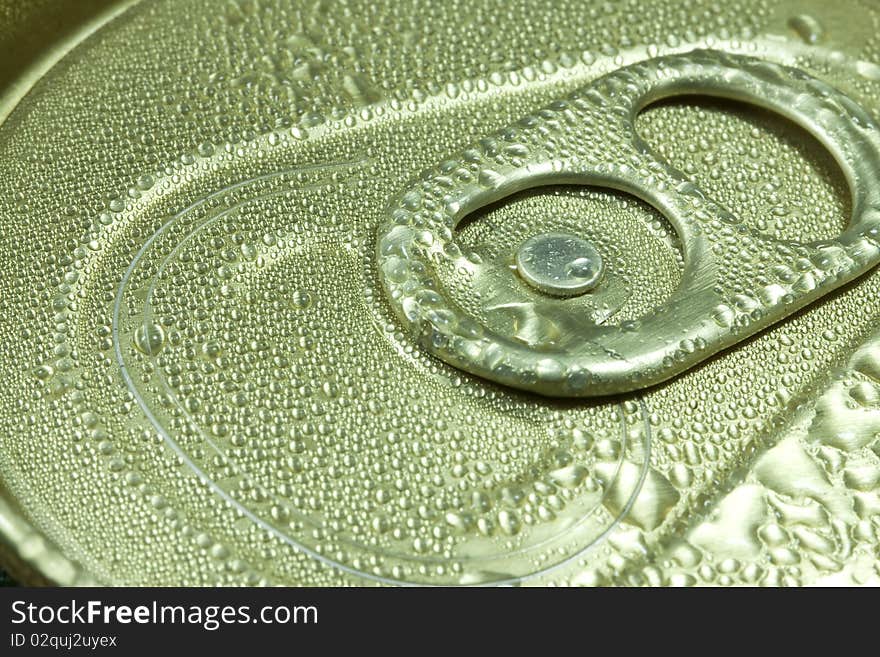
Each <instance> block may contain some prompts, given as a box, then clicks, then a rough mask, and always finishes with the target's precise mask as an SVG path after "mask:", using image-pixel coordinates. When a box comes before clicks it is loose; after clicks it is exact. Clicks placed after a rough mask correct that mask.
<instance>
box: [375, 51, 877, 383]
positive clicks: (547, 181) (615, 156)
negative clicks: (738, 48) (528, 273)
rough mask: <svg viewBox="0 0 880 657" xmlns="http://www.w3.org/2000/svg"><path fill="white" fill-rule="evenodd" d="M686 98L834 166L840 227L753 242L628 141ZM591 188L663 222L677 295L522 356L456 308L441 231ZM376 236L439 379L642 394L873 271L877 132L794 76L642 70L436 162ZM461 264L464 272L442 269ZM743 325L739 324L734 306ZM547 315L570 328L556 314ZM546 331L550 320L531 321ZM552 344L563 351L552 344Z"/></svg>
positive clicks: (851, 107) (706, 57)
mask: <svg viewBox="0 0 880 657" xmlns="http://www.w3.org/2000/svg"><path fill="white" fill-rule="evenodd" d="M685 94H701V95H707V96H719V97H722V98H732V99H735V100H739V101H746V102H750V103H754V104H756V105H759V106H761V107H766V108H768V109H771V110H773V111H775V112H778V113H780V114H781V115H783V116H785V117H787V118H789V119H791V120H794V121H796V122H797V123H799V124H800V125H801V126H803V127H804V128H806V129H807V130H809V131H810V132H811V133H812V134H813V135H815V136H816V137H817V138H818V139H819V140H820V141H821V142H822V143H823V144H825V145H826V146H827V147H828V148H829V149H830V150H831V152H832V153H833V154H834V156H835V158H836V159H837V161H838V163H839V164H840V166H841V168H842V169H843V171H844V173H845V175H846V177H847V180H848V181H849V184H850V188H851V190H852V195H853V216H852V219H851V221H850V225H849V227H848V228H847V229H846V231H844V233H843V234H842V235H841V236H840V237H839V238H837V239H834V240H823V241H821V242H815V243H801V242H798V241H795V240H790V239H784V240H781V239H776V238H772V237H768V236H765V235H761V234H759V233H757V232H756V231H750V230H748V229H747V227H746V226H745V225H744V224H743V222H742V219H741V218H737V217H736V215H735V214H734V213H733V212H731V211H730V210H728V209H727V208H725V207H723V206H722V205H720V204H719V203H717V202H716V201H713V200H712V199H711V196H710V195H709V194H708V193H707V192H706V191H704V190H702V189H700V187H699V186H698V185H696V184H694V183H693V182H692V181H691V180H689V179H688V178H687V176H685V175H684V174H683V173H681V172H680V171H677V170H676V169H674V168H673V167H671V166H670V165H669V164H668V163H667V162H665V161H664V160H663V159H662V158H658V157H657V156H656V154H654V153H653V152H652V151H651V149H650V147H648V145H647V144H645V142H644V141H643V140H642V139H641V138H639V137H638V136H637V135H636V130H635V119H636V116H637V115H638V113H639V112H640V111H641V110H642V109H643V108H645V107H646V106H648V105H650V104H651V103H653V102H656V101H658V100H661V99H664V98H669V97H671V96H679V95H685ZM553 184H557V185H559V184H581V185H601V186H604V187H609V188H612V189H619V190H622V191H625V192H628V193H630V194H633V195H635V196H637V197H639V198H641V199H643V200H644V201H646V202H648V203H650V204H651V205H653V206H654V207H656V208H657V209H658V210H660V211H661V212H662V213H663V214H664V215H665V216H666V218H667V219H668V220H669V221H670V222H671V223H672V225H673V226H674V227H675V229H676V231H677V232H678V233H679V236H680V239H681V241H682V243H683V245H684V257H685V271H684V273H683V277H682V282H681V284H680V285H679V287H678V289H677V290H676V291H675V293H674V294H673V295H672V296H671V297H670V298H669V299H668V300H667V301H666V302H665V303H663V304H662V305H660V306H658V307H656V308H654V309H653V310H652V311H651V313H650V315H648V316H645V317H640V318H638V319H637V320H635V322H631V323H629V324H628V325H627V326H626V327H624V326H621V325H614V324H604V325H602V326H599V325H596V324H595V323H593V322H591V321H590V319H589V318H588V317H583V318H577V319H580V326H579V327H578V328H577V329H576V334H575V335H566V336H564V338H563V339H559V338H557V335H558V331H548V332H547V334H546V335H545V336H539V337H538V339H536V340H532V341H531V342H530V343H529V344H522V343H521V342H520V341H517V340H516V339H511V338H510V337H509V336H507V335H503V334H500V333H497V332H494V331H492V330H491V329H490V328H488V327H487V326H485V325H483V324H481V323H480V322H479V321H477V320H475V318H474V317H472V316H470V315H469V313H468V312H467V311H466V310H464V309H462V308H461V307H460V306H457V305H456V304H455V303H453V302H452V301H451V300H450V299H449V297H448V296H447V295H446V294H445V293H444V291H443V284H442V281H441V280H440V279H439V277H438V276H437V274H436V273H435V272H436V270H437V268H438V267H439V266H440V264H439V262H440V261H442V260H444V259H448V260H450V261H453V262H451V263H450V264H451V266H454V267H457V268H466V267H467V266H468V265H469V264H472V263H470V262H468V259H467V256H466V255H463V254H461V253H460V251H459V250H458V249H456V250H454V251H452V253H450V249H449V247H450V246H451V245H453V244H454V235H453V231H454V230H455V228H456V226H457V225H458V223H459V222H460V221H461V220H462V219H464V218H465V217H466V216H467V215H469V214H471V213H472V212H474V211H476V210H478V209H479V208H481V207H483V206H486V205H488V204H490V203H495V202H497V201H499V200H500V199H503V198H504V197H506V196H509V195H511V194H514V193H516V192H520V191H522V190H525V189H530V188H534V187H538V186H541V185H553ZM390 215H391V220H390V221H389V222H388V223H387V224H386V225H385V226H383V227H382V228H381V229H380V235H379V242H378V257H379V261H380V267H381V270H382V272H383V274H384V277H383V283H384V285H385V288H386V290H387V293H388V296H389V299H390V300H391V303H392V304H393V306H394V308H395V311H396V312H397V314H398V316H399V317H400V318H401V319H402V320H403V321H405V322H406V323H407V324H408V325H409V327H410V330H411V331H412V332H413V333H414V334H415V335H417V336H418V338H419V342H420V344H422V345H424V346H425V347H426V348H427V349H429V350H430V351H431V352H432V353H434V354H436V355H437V356H439V357H440V358H443V359H444V360H445V361H447V362H448V363H450V364H452V365H455V366H457V367H461V368H462V369H465V370H467V371H469V372H473V373H474V374H478V375H480V376H483V377H486V378H488V379H491V380H493V381H496V382H498V383H503V384H505V385H510V386H514V387H516V388H522V389H523V390H529V391H531V392H537V393H540V394H543V395H554V396H565V397H583V396H590V395H607V394H612V393H621V392H629V391H631V390H635V389H639V388H644V387H647V386H650V385H655V384H657V383H660V382H661V381H664V380H666V379H668V378H670V377H672V376H674V375H676V374H679V373H681V372H683V371H685V370H686V369H688V368H689V367H692V366H693V365H695V364H697V363H699V362H701V361H703V360H705V359H706V358H708V357H709V356H711V355H712V354H714V353H717V352H718V351H720V350H721V349H724V348H726V347H729V346H730V345H732V344H736V343H737V342H739V341H740V340H742V339H744V338H746V337H748V336H749V335H752V334H753V333H755V332H756V331H759V330H761V329H763V328H765V327H767V326H769V325H770V324H772V323H773V322H776V321H778V320H779V319H781V318H782V317H785V316H786V315H788V314H790V313H792V312H794V311H795V310H797V309H799V308H802V307H803V306H804V305H806V304H807V303H810V302H811V301H814V300H815V299H817V298H819V297H820V296H822V295H824V294H827V292H829V291H830V290H833V289H835V288H837V287H839V286H841V285H843V284H845V283H847V282H849V281H851V280H853V279H854V278H855V277H857V276H859V275H861V274H863V273H865V272H866V271H867V270H868V269H869V268H871V267H874V266H875V265H876V264H877V263H878V261H880V248H878V239H880V129H878V126H877V124H876V123H875V122H874V120H873V119H872V118H871V116H870V115H869V114H868V113H866V112H865V110H864V109H862V108H861V107H859V106H858V105H857V104H856V103H854V102H853V101H852V100H850V99H849V98H847V97H846V96H845V95H843V94H842V93H841V92H839V91H837V90H836V89H834V88H833V87H831V86H829V85H827V84H825V83H823V82H820V81H819V80H817V79H815V78H812V77H810V76H809V75H807V74H805V73H803V72H802V71H798V70H796V69H792V68H787V67H783V66H779V65H777V64H773V63H770V62H766V61H761V60H758V59H755V58H747V57H740V56H734V55H729V54H725V53H722V52H717V51H694V52H691V53H687V54H683V55H674V56H670V57H664V58H658V59H650V60H647V61H644V62H640V63H638V64H633V65H631V66H629V67H626V68H622V69H620V70H618V71H615V72H614V73H611V74H609V75H606V76H605V77H602V78H600V79H598V80H596V81H595V82H593V83H591V84H590V85H589V86H588V87H586V88H584V89H582V90H580V91H577V92H575V93H574V94H571V95H569V96H566V97H565V98H561V99H559V100H557V101H555V102H553V103H551V104H550V105H547V106H546V107H544V108H543V109H542V110H540V111H539V112H537V113H535V114H533V115H530V116H528V117H526V118H524V119H521V120H520V121H518V122H517V123H516V124H513V125H511V126H510V127H508V128H505V129H503V130H500V131H498V132H496V133H493V134H492V135H487V136H486V137H484V138H483V139H482V140H481V141H478V142H476V143H474V144H473V145H472V146H471V147H469V148H467V149H465V150H464V151H461V152H460V153H459V154H458V155H456V156H453V157H450V158H447V159H445V160H444V161H443V163H442V164H441V165H440V166H439V167H438V168H437V169H435V170H433V171H431V172H429V173H428V174H427V175H426V176H425V177H423V178H422V179H421V180H419V181H418V182H417V183H416V184H415V185H413V186H411V187H410V189H409V190H408V191H406V192H404V194H403V195H402V197H401V201H399V202H398V203H397V204H396V205H395V206H393V207H392V209H391V211H390ZM455 260H461V261H462V262H455ZM742 298H745V299H748V300H749V302H750V305H751V308H750V311H749V312H737V311H736V310H735V308H737V306H742V303H741V302H738V299H742ZM556 312H557V313H570V312H571V311H570V310H569V309H567V308H564V307H562V308H559V309H557V311H556ZM541 319H542V320H543V321H544V322H545V323H546V324H548V325H550V326H551V327H552V326H553V325H554V324H556V323H557V318H556V317H555V316H553V315H550V316H544V317H541ZM563 340H564V341H563Z"/></svg>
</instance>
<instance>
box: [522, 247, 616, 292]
mask: <svg viewBox="0 0 880 657" xmlns="http://www.w3.org/2000/svg"><path fill="white" fill-rule="evenodd" d="M516 268H517V271H518V272H519V275H520V276H522V278H523V280H525V281H526V283H528V284H529V285H531V286H532V287H534V288H535V289H537V290H540V291H541V292H544V293H546V294H550V295H554V296H560V297H570V296H577V295H578V294H583V293H584V292H588V291H589V290H592V289H593V288H594V287H596V285H597V284H598V283H599V279H601V278H602V272H603V271H604V265H603V263H602V256H600V255H599V252H598V251H596V249H595V248H593V245H592V244H590V243H589V242H588V241H586V240H584V239H581V238H579V237H577V236H576V235H571V234H569V233H542V234H541V235H535V236H534V237H530V238H529V239H527V240H526V241H525V242H523V244H522V246H520V247H519V249H518V250H517V252H516Z"/></svg>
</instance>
